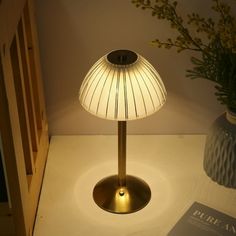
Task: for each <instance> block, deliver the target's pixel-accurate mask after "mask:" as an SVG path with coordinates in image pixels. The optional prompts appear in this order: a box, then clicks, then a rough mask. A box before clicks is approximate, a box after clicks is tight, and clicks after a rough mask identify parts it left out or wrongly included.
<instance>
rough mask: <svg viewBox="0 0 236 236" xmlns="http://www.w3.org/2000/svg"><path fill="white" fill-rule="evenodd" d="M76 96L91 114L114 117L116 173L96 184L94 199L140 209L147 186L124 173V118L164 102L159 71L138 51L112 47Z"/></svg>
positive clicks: (113, 208) (109, 207) (110, 206)
mask: <svg viewBox="0 0 236 236" xmlns="http://www.w3.org/2000/svg"><path fill="white" fill-rule="evenodd" d="M79 100H80V103H81V105H82V106H83V107H84V109H85V110H86V111H88V112H90V113H91V114H93V115H95V116H98V117H100V118H104V119H108V120H115V121H118V175H113V176H109V177H106V178H104V179H102V180H100V181H99V182H98V183H97V184H96V186H95V187H94V190H93V199H94V201H95V203H96V204H97V205H98V206H99V207H101V208H102V209H103V210H106V211H109V212H112V213H119V214H126V213H132V212H135V211H138V210H140V209H142V208H143V207H145V206H146V205H147V204H148V202H149V201H150V199H151V190H150V188H149V186H148V184H147V183H146V182H145V181H143V180H142V179H140V178H138V177H134V176H131V175H126V121H129V120H136V119H140V118H144V117H146V116H149V115H151V114H153V113H154V112H156V111H157V110H159V109H160V108H161V107H162V105H163V104H164V103H165V101H166V90H165V87H164V84H163V82H162V80H161V78H160V76H159V74H158V73H157V71H156V70H155V69H154V67H153V66H152V65H151V64H150V63H149V62H148V61H147V60H146V59H144V58H143V57H142V56H140V55H139V54H137V53H135V52H133V51H130V50H115V51H112V52H110V53H108V54H107V55H105V56H103V57H102V58H100V59H99V60H98V61H97V62H96V63H95V64H94V65H93V66H92V68H91V69H90V70H89V72H88V73H87V75H86V77H85V79H84V81H83V83H82V85H81V87H80V91H79Z"/></svg>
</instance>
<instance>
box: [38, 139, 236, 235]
mask: <svg viewBox="0 0 236 236" xmlns="http://www.w3.org/2000/svg"><path fill="white" fill-rule="evenodd" d="M204 142H205V136H204V135H187V136H186V135H183V136H179V135H137V136H132V135H131V136H128V142H127V148H128V150H127V152H128V153H127V169H128V171H127V172H128V174H131V175H136V176H138V177H140V178H142V179H144V180H145V181H146V182H147V183H148V184H149V185H150V187H151V190H152V198H151V201H150V203H149V204H148V205H147V206H146V207H145V208H144V209H142V210H141V211H138V212H136V213H133V214H128V215H117V214H111V213H107V212H105V211H103V210H101V209H100V208H99V207H98V206H97V205H96V204H95V203H94V201H93V199H92V191H93V187H94V185H95V184H96V182H98V181H99V180H100V179H102V178H103V177H105V176H109V175H113V174H115V173H116V172H117V158H116V157H117V137H116V136H54V137H52V139H51V144H50V150H49V156H48V163H47V167H46V173H45V177H44V183H43V188H42V194H41V200H40V204H39V209H38V215H37V220H36V225H35V231H34V236H42V235H43V236H52V235H57V236H65V235H68V236H85V235H86V236H94V235H96V236H110V235H112V236H157V235H158V236H161V235H163V236H164V235H166V234H167V233H168V232H169V230H170V229H171V228H172V227H173V225H174V224H175V223H176V221H177V220H178V219H179V218H180V216H181V215H182V214H183V213H184V212H185V210H186V209H187V208H188V207H189V206H190V205H191V204H192V203H193V202H194V201H198V202H201V203H203V204H206V205H208V206H210V207H213V208H216V209H217V210H220V211H223V212H225V213H226V214H229V215H231V216H233V217H236V190H231V189H227V188H225V187H222V186H219V185H217V184H215V183H214V182H212V181H211V180H210V179H209V178H208V177H207V176H206V175H205V173H204V172H203V169H202V158H203V148H204Z"/></svg>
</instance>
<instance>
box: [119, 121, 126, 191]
mask: <svg viewBox="0 0 236 236" xmlns="http://www.w3.org/2000/svg"><path fill="white" fill-rule="evenodd" d="M118 181H119V186H120V187H123V186H126V121H118Z"/></svg>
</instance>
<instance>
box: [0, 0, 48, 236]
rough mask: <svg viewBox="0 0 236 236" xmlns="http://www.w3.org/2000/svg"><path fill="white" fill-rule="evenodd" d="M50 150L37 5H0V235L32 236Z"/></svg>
mask: <svg viewBox="0 0 236 236" xmlns="http://www.w3.org/2000/svg"><path fill="white" fill-rule="evenodd" d="M47 151H48V126H47V119H46V111H45V102H44V96H43V85H42V80H41V71H40V61H39V50H38V41H37V32H36V26H35V17H34V7H33V0H0V152H1V154H0V156H1V159H2V165H3V168H2V169H0V171H2V174H4V181H5V182H6V186H7V188H4V186H3V184H2V186H0V191H4V192H5V193H6V192H7V195H8V197H7V199H6V198H5V199H2V202H0V236H5V235H6V236H8V235H9V236H10V235H12V236H31V235H32V230H33V225H34V220H35V214H36V210H37V205H38V200H39V193H40V189H41V184H42V178H43V172H44V167H45V163H46V157H47ZM2 179H3V178H2ZM0 183H1V182H0Z"/></svg>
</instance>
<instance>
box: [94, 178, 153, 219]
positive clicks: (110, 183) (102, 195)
mask: <svg viewBox="0 0 236 236" xmlns="http://www.w3.org/2000/svg"><path fill="white" fill-rule="evenodd" d="M93 198H94V201H95V203H96V204H97V205H98V206H99V207H100V208H102V209H103V210H106V211H109V212H111V213H117V214H128V213H132V212H136V211H138V210H140V209H142V208H143V207H145V206H146V205H147V204H148V202H149V201H150V199H151V190H150V188H149V186H148V185H147V184H146V183H145V182H144V181H143V180H142V179H139V178H137V177H134V176H131V175H127V176H126V184H125V186H120V184H119V179H118V175H113V176H110V177H107V178H104V179H102V180H101V181H99V182H98V183H97V184H96V186H95V187H94V190H93Z"/></svg>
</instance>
